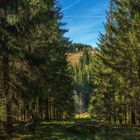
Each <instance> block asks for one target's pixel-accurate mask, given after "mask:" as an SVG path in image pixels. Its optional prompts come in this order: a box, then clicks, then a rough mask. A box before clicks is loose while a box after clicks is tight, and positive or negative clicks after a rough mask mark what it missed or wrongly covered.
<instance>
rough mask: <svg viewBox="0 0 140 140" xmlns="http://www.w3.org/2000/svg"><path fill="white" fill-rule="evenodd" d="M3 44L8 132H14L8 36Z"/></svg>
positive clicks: (3, 40)
mask: <svg viewBox="0 0 140 140" xmlns="http://www.w3.org/2000/svg"><path fill="white" fill-rule="evenodd" d="M1 44H2V47H3V48H2V49H3V50H2V59H3V88H4V90H3V92H4V96H5V98H6V115H7V125H6V126H7V132H8V134H9V133H11V132H12V128H13V117H12V99H11V97H12V96H11V95H10V90H9V89H10V85H9V83H10V76H9V50H8V47H7V45H6V37H5V36H3V37H2V40H1Z"/></svg>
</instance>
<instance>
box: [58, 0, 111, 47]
mask: <svg viewBox="0 0 140 140" xmlns="http://www.w3.org/2000/svg"><path fill="white" fill-rule="evenodd" d="M108 3H109V0H60V5H61V8H62V11H63V14H64V18H63V22H65V23H67V25H66V28H67V29H68V30H69V32H68V33H66V36H67V37H69V38H70V39H71V40H72V41H73V42H75V43H84V44H90V45H92V46H93V47H96V42H97V40H98V37H99V32H101V33H104V23H105V22H106V10H107V9H108Z"/></svg>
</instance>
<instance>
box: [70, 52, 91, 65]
mask: <svg viewBox="0 0 140 140" xmlns="http://www.w3.org/2000/svg"><path fill="white" fill-rule="evenodd" d="M90 53H91V54H92V55H93V54H94V51H90ZM82 55H83V51H80V52H75V53H74V52H73V53H69V54H68V61H69V62H70V64H72V65H74V64H76V63H77V62H78V61H79V60H80V58H81V57H82Z"/></svg>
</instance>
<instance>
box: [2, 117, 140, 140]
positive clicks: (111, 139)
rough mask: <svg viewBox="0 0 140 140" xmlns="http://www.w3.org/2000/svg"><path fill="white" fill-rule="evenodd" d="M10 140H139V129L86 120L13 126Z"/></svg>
mask: <svg viewBox="0 0 140 140" xmlns="http://www.w3.org/2000/svg"><path fill="white" fill-rule="evenodd" d="M0 139H2V140H4V139H10V140H140V127H134V126H110V125H104V124H99V123H94V122H89V121H88V120H85V121H84V120H82V121H81V122H80V120H79V121H76V122H75V121H62V122H55V121H53V122H42V123H40V124H38V125H28V126H27V125H20V126H15V133H14V134H13V136H11V137H10V138H7V137H5V138H4V137H0Z"/></svg>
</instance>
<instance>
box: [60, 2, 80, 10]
mask: <svg viewBox="0 0 140 140" xmlns="http://www.w3.org/2000/svg"><path fill="white" fill-rule="evenodd" d="M80 1H81V0H77V1H75V2H73V3H72V4H70V5H68V6H67V7H65V8H63V9H62V11H65V10H67V9H69V8H71V7H72V6H74V5H75V4H77V3H78V2H80Z"/></svg>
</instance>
